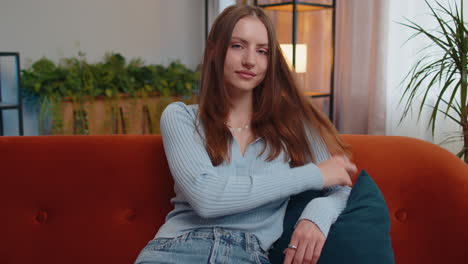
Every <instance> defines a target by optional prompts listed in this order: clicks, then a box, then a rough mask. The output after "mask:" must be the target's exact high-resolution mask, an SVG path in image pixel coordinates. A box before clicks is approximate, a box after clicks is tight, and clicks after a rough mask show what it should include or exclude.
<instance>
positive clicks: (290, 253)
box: [283, 232, 299, 264]
mask: <svg viewBox="0 0 468 264" xmlns="http://www.w3.org/2000/svg"><path fill="white" fill-rule="evenodd" d="M298 244H299V240H298V239H297V238H296V236H295V232H293V235H292V237H291V241H289V246H291V247H292V248H289V247H288V248H287V249H285V250H284V252H283V253H284V254H286V256H285V257H284V261H283V263H284V264H292V263H294V262H293V260H294V256H295V255H296V251H297V249H298Z"/></svg>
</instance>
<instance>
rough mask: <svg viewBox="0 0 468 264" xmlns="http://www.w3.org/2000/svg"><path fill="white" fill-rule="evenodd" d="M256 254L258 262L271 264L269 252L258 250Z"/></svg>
mask: <svg viewBox="0 0 468 264" xmlns="http://www.w3.org/2000/svg"><path fill="white" fill-rule="evenodd" d="M255 255H256V257H257V263H258V264H271V262H270V259H269V258H268V256H267V254H265V253H263V252H262V251H260V250H256V251H255Z"/></svg>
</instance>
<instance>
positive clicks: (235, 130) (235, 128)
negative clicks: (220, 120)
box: [224, 123, 249, 133]
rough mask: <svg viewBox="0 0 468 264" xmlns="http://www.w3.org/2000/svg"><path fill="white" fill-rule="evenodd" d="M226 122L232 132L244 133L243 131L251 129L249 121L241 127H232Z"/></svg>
mask: <svg viewBox="0 0 468 264" xmlns="http://www.w3.org/2000/svg"><path fill="white" fill-rule="evenodd" d="M224 124H225V125H226V126H227V127H228V128H229V130H230V131H231V133H242V131H244V130H247V129H249V124H248V123H245V124H244V125H243V126H241V127H231V126H230V125H228V124H227V123H224Z"/></svg>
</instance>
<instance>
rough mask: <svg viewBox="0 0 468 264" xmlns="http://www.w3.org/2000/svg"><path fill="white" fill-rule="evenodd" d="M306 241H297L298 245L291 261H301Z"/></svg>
mask: <svg viewBox="0 0 468 264" xmlns="http://www.w3.org/2000/svg"><path fill="white" fill-rule="evenodd" d="M307 244H308V243H307V241H305V240H301V241H299V245H298V246H297V251H296V254H295V255H294V261H293V263H303V259H304V254H305V252H306V249H307Z"/></svg>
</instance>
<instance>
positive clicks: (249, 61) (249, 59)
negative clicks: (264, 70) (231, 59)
mask: <svg viewBox="0 0 468 264" xmlns="http://www.w3.org/2000/svg"><path fill="white" fill-rule="evenodd" d="M242 65H243V66H244V67H246V68H248V69H250V68H253V67H254V66H255V52H254V51H246V52H245V53H244V57H243V58H242Z"/></svg>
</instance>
